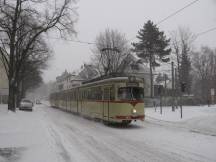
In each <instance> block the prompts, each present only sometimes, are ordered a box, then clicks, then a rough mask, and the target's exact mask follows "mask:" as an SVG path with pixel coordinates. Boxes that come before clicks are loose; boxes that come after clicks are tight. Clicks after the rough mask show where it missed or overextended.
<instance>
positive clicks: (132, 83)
mask: <svg viewBox="0 0 216 162" xmlns="http://www.w3.org/2000/svg"><path fill="white" fill-rule="evenodd" d="M126 86H127V87H138V86H139V83H138V82H127V83H126Z"/></svg>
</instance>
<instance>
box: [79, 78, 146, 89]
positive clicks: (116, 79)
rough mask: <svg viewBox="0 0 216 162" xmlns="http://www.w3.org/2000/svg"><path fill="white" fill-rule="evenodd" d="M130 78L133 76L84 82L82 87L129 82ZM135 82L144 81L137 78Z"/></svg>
mask: <svg viewBox="0 0 216 162" xmlns="http://www.w3.org/2000/svg"><path fill="white" fill-rule="evenodd" d="M129 77H132V76H119V77H110V78H105V79H93V80H90V81H86V82H83V84H82V85H81V86H80V87H82V86H87V85H93V84H99V83H106V82H118V81H128V80H129ZM135 78H136V79H135V81H139V82H142V81H143V80H142V79H141V78H138V77H135Z"/></svg>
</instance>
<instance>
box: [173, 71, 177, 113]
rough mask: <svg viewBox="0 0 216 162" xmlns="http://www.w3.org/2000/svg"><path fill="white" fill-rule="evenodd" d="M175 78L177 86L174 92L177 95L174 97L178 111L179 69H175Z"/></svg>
mask: <svg viewBox="0 0 216 162" xmlns="http://www.w3.org/2000/svg"><path fill="white" fill-rule="evenodd" d="M174 78H175V86H174V87H175V92H174V93H175V95H174V96H175V108H176V109H177V108H178V103H177V101H178V100H177V99H178V97H177V96H178V94H177V93H178V80H177V69H176V68H175V74H174ZM174 110H175V109H174Z"/></svg>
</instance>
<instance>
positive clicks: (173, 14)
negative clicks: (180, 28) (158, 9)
mask: <svg viewBox="0 0 216 162" xmlns="http://www.w3.org/2000/svg"><path fill="white" fill-rule="evenodd" d="M198 1H199V0H195V1H193V2H191V3H189V4H187V5H186V6H184V7H183V8H181V9H179V10H177V11H175V12H174V13H172V14H170V15H169V16H167V17H165V18H164V19H162V20H160V21H159V22H158V23H157V25H159V24H161V23H162V22H164V21H166V20H167V19H169V18H171V17H173V16H175V15H177V14H178V13H179V12H181V11H183V10H184V9H186V8H188V7H189V6H191V5H193V4H195V3H196V2H198Z"/></svg>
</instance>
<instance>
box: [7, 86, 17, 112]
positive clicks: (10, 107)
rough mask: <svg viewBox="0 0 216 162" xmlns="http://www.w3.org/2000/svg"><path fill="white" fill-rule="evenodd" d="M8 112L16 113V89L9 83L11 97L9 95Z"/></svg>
mask: <svg viewBox="0 0 216 162" xmlns="http://www.w3.org/2000/svg"><path fill="white" fill-rule="evenodd" d="M8 110H11V111H14V112H15V111H16V106H15V87H14V85H13V84H11V83H9V95H8Z"/></svg>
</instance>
